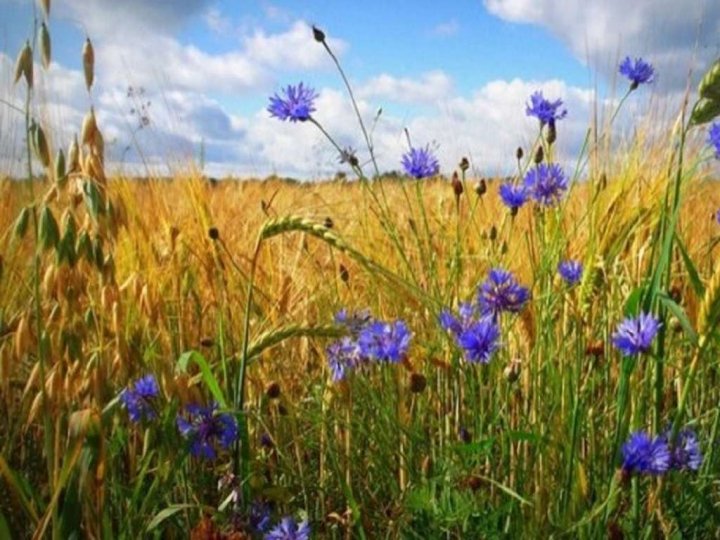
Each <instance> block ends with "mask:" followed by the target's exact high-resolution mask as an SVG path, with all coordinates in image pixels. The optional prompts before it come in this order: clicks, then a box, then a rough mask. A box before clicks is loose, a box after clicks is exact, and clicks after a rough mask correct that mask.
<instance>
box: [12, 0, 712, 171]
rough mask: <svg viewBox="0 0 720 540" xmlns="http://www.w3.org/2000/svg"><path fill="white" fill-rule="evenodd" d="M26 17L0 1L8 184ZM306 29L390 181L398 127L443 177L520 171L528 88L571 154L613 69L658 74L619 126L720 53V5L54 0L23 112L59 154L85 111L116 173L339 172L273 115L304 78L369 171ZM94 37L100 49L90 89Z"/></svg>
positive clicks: (23, 4) (665, 100)
mask: <svg viewBox="0 0 720 540" xmlns="http://www.w3.org/2000/svg"><path fill="white" fill-rule="evenodd" d="M35 18H38V19H39V20H41V19H42V13H41V11H40V8H39V7H38V4H36V3H34V1H33V0H0V100H2V102H0V170H2V171H3V172H7V173H9V174H11V175H12V174H18V175H19V174H22V171H23V162H22V159H23V155H24V154H23V144H24V143H23V133H24V131H23V130H24V128H23V125H24V124H23V122H24V118H23V116H22V115H21V114H19V113H18V112H17V111H16V110H14V109H13V108H12V107H11V106H10V105H12V106H15V107H18V106H19V107H22V106H23V103H24V97H25V86H24V84H23V83H19V84H17V85H15V84H13V71H14V63H15V57H16V55H17V53H18V51H19V50H20V48H21V47H22V45H23V43H24V42H25V40H26V39H31V40H32V35H33V28H34V24H35V22H34V21H35ZM312 25H317V26H318V27H320V28H322V29H323V30H324V31H325V33H326V35H327V36H328V43H329V46H330V47H331V49H332V50H333V52H334V53H335V54H336V55H337V57H338V59H339V61H340V63H341V65H342V67H343V69H344V70H345V72H346V74H347V76H348V78H349V80H350V83H351V85H352V88H353V91H354V94H355V97H356V99H357V102H358V107H359V110H360V113H361V116H362V118H363V120H364V122H365V123H366V125H367V127H368V129H369V130H370V131H371V134H372V140H373V145H374V148H375V152H376V156H377V159H378V162H379V165H380V168H381V169H382V170H384V171H387V170H398V169H400V168H401V165H400V159H401V156H402V154H403V153H404V152H406V151H407V150H408V138H407V137H406V130H407V133H409V135H410V142H411V144H412V145H413V146H425V145H430V148H431V149H433V151H434V152H435V153H436V154H437V155H438V157H439V159H440V164H441V170H442V172H444V173H450V172H451V171H452V170H453V168H454V167H455V166H456V164H457V163H458V161H459V160H460V158H461V157H463V156H466V157H468V158H469V159H470V161H471V163H472V166H473V170H474V171H476V173H477V174H482V175H505V174H509V173H512V172H513V170H514V167H515V160H514V155H515V149H516V148H517V147H518V146H524V147H526V148H527V147H528V145H530V144H531V143H532V141H533V140H534V138H535V136H536V135H537V129H538V125H537V121H536V120H535V119H534V118H529V117H527V115H526V114H525V104H526V103H527V101H528V99H529V96H530V95H531V94H532V93H533V92H534V91H536V90H542V91H543V92H544V95H545V96H546V97H548V98H551V99H557V98H560V99H562V100H563V101H564V102H565V106H566V107H567V109H568V116H567V117H566V118H565V119H563V120H562V121H561V123H559V125H558V143H557V150H558V156H559V159H561V160H565V161H567V162H572V161H573V158H574V157H575V156H576V155H577V153H578V152H579V149H580V147H581V145H582V141H583V138H584V136H585V133H586V130H587V128H588V126H589V125H590V122H591V118H592V115H593V109H594V107H596V106H597V107H598V108H599V109H600V110H601V111H603V110H611V109H612V107H613V106H614V104H616V103H617V102H618V98H619V97H621V96H622V94H623V93H624V92H625V91H626V89H627V85H628V83H627V81H626V80H624V79H619V78H618V74H617V65H618V63H619V61H620V60H622V58H624V57H625V56H626V55H629V56H631V57H633V58H635V57H643V58H645V59H646V60H648V61H649V62H651V63H652V64H653V65H654V66H655V68H656V72H657V77H656V81H655V82H654V83H653V84H652V85H649V86H647V87H641V88H640V89H638V91H637V92H633V93H632V95H631V96H630V98H629V99H628V101H627V102H626V103H625V104H624V105H623V110H622V111H621V114H620V115H619V117H618V121H617V126H616V127H617V129H619V130H623V129H632V125H633V123H634V122H637V121H638V119H639V118H642V116H643V115H650V114H655V115H657V114H658V113H657V111H658V110H662V111H669V112H670V114H672V112H674V111H675V110H677V109H676V107H677V103H679V98H680V96H682V93H683V91H684V89H685V87H686V85H687V84H688V74H690V82H691V84H695V83H696V82H697V79H698V78H699V77H700V76H701V75H702V72H703V71H704V69H706V67H707V66H708V65H709V64H710V63H711V62H712V61H713V60H714V59H715V58H717V57H718V56H720V2H717V1H715V0H684V1H677V0H634V1H632V2H628V1H627V0H464V1H462V2H457V1H454V2H453V1H448V2H444V3H443V2H429V1H427V0H414V1H413V0H396V1H393V2H389V1H378V0H367V1H365V2H355V1H353V2H349V1H345V0H306V1H302V2H299V1H297V0H267V1H266V0H260V1H249V0H244V1H237V0H152V1H151V0H123V1H118V0H52V2H51V13H50V19H49V28H50V34H51V38H52V53H53V57H52V64H51V66H50V69H49V70H44V69H42V68H41V67H40V66H39V65H36V72H35V75H36V77H35V79H36V81H37V84H36V89H35V96H34V105H33V111H32V112H33V116H34V117H36V118H37V119H38V120H39V121H40V122H41V124H42V125H43V126H44V127H45V129H46V131H47V132H48V133H49V135H50V138H51V142H52V144H53V145H54V146H55V147H64V148H66V147H67V146H68V144H69V142H70V140H71V138H72V136H73V134H74V133H76V132H78V131H79V128H80V124H81V121H82V117H83V115H84V114H85V112H86V111H87V110H88V108H89V107H90V106H94V107H95V111H96V114H97V118H98V123H99V127H100V129H101V130H102V132H103V134H104V136H105V141H106V149H107V150H106V151H107V154H108V156H107V161H108V163H109V164H110V166H111V168H114V169H115V170H117V171H120V172H127V173H132V174H143V173H144V172H150V173H153V174H164V173H166V172H173V171H176V170H183V169H187V167H188V165H189V164H192V163H195V164H196V165H200V164H201V163H202V166H203V171H204V172H205V173H206V174H208V175H210V176H216V177H225V176H235V177H249V176H252V177H260V178H264V177H266V176H268V175H271V174H276V175H279V176H291V177H294V178H300V179H308V180H310V179H319V178H328V177H332V176H333V175H335V173H336V172H338V171H344V172H348V173H349V172H350V171H349V170H347V168H346V167H347V166H346V165H342V164H340V163H339V161H338V156H337V152H336V151H335V150H334V148H333V146H332V145H331V144H330V143H329V142H328V141H327V140H326V139H325V138H324V135H323V134H322V133H321V132H320V130H318V129H317V127H316V126H313V125H312V124H310V123H307V122H306V123H288V122H281V121H279V120H277V119H275V118H271V117H270V115H269V113H268V112H267V110H266V108H267V105H268V100H269V96H271V95H272V94H274V93H276V92H280V91H281V90H282V88H284V87H286V86H287V85H289V84H293V85H294V84H297V83H299V82H304V84H306V85H310V86H311V87H313V88H315V89H316V90H317V92H318V94H319V97H318V99H317V101H316V108H317V111H316V112H315V113H314V118H315V119H316V120H317V121H318V122H319V123H320V124H321V125H322V126H323V127H324V128H325V130H326V131H327V132H328V133H329V134H330V135H331V136H332V137H333V138H334V139H335V141H336V142H337V143H338V144H339V145H340V146H341V147H348V146H349V147H352V148H354V149H357V150H358V157H359V158H360V160H361V162H364V163H366V162H367V159H368V152H367V150H366V149H365V145H364V139H363V137H362V132H361V130H360V128H359V125H358V122H357V118H356V116H355V113H354V111H353V108H352V105H351V102H350V100H349V97H348V94H347V91H346V89H345V87H344V85H343V82H342V79H341V77H340V75H339V73H338V71H337V69H336V68H335V66H334V64H333V62H332V60H331V59H330V57H329V56H328V55H327V53H326V51H325V50H324V49H323V47H322V46H321V45H320V44H318V43H316V42H315V41H314V40H313V37H312ZM86 37H89V38H90V39H91V40H92V42H93V44H94V48H95V57H96V83H95V85H94V87H93V88H92V92H91V93H90V94H88V92H87V91H86V89H85V87H84V82H83V81H84V79H83V75H82V63H81V55H80V53H81V49H82V45H83V43H84V41H85V38H86ZM8 104H10V105H8ZM380 109H381V110H382V113H381V114H380V115H379V116H378V111H379V110H380ZM143 117H144V118H145V122H144V123H143V122H142V118H143ZM201 157H202V161H201Z"/></svg>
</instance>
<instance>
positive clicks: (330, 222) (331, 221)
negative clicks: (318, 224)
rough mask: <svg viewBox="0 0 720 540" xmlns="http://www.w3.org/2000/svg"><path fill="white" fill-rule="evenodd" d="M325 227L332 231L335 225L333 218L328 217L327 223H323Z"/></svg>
mask: <svg viewBox="0 0 720 540" xmlns="http://www.w3.org/2000/svg"><path fill="white" fill-rule="evenodd" d="M323 225H325V228H326V229H332V228H333V226H334V225H335V224H334V223H333V220H332V218H331V217H326V218H325V221H324V222H323Z"/></svg>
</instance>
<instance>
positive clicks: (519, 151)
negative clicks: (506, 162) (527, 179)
mask: <svg viewBox="0 0 720 540" xmlns="http://www.w3.org/2000/svg"><path fill="white" fill-rule="evenodd" d="M524 155H525V154H524V152H523V149H522V146H518V147H517V150H515V157H516V158H517V160H518V161H520V160H521V159H522V158H523V156H524Z"/></svg>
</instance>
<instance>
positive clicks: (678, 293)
mask: <svg viewBox="0 0 720 540" xmlns="http://www.w3.org/2000/svg"><path fill="white" fill-rule="evenodd" d="M668 293H669V294H670V298H672V300H673V302H675V303H676V304H679V303H680V302H682V289H681V288H680V286H679V285H673V286H672V287H670V290H669V291H668Z"/></svg>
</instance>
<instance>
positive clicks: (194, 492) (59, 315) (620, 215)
mask: <svg viewBox="0 0 720 540" xmlns="http://www.w3.org/2000/svg"><path fill="white" fill-rule="evenodd" d="M42 8H43V10H44V16H45V17H46V18H48V17H49V13H50V2H49V1H46V2H42ZM39 32H40V34H39V37H38V40H37V43H36V45H35V50H33V48H31V45H30V43H28V45H27V46H26V48H23V49H22V50H21V52H20V54H19V55H18V59H17V68H16V76H15V82H14V84H15V85H17V86H18V87H19V86H21V85H24V87H25V89H26V92H27V93H26V97H27V102H26V103H27V105H26V108H25V113H26V116H25V118H26V128H27V131H26V134H27V140H28V141H29V142H28V147H27V158H28V159H27V166H28V177H29V178H32V177H33V176H34V175H35V180H29V179H15V180H10V179H6V180H4V181H2V182H0V398H1V399H2V403H3V407H4V408H5V410H6V411H7V414H5V415H2V418H0V434H1V436H0V503H1V504H0V538H45V537H48V538H63V539H64V538H131V537H138V538H188V537H190V538H194V539H216V538H228V539H243V538H269V539H271V540H273V539H275V540H278V539H295V538H298V539H306V538H310V537H316V538H419V539H420V538H495V537H511V538H549V537H554V538H560V537H571V538H602V537H611V538H622V537H625V536H627V537H631V538H640V537H643V538H646V537H686V536H687V537H698V538H712V537H716V536H717V531H718V530H720V512H719V511H718V504H719V503H720V498H719V497H718V491H717V483H718V479H720V474H719V471H720V469H719V467H720V456H718V451H717V448H718V436H719V434H718V429H719V428H720V405H719V404H720V389H719V388H720V386H719V385H718V382H719V377H720V373H718V362H717V352H718V344H719V341H718V335H717V326H718V323H719V322H720V267H719V266H718V263H717V259H718V248H717V244H718V239H719V238H720V223H719V222H720V219H718V218H719V217H720V216H719V215H718V213H717V212H718V208H720V192H719V191H718V188H717V184H716V180H715V176H716V174H717V170H718V161H717V158H718V157H720V124H717V123H714V124H711V122H712V121H713V119H714V118H715V117H716V116H717V115H718V114H720V64H718V63H716V64H715V65H714V66H711V67H710V68H709V70H708V72H707V74H706V76H705V77H704V78H703V79H702V82H701V83H700V86H699V88H697V89H692V91H689V92H688V104H687V105H686V106H684V107H683V108H682V109H681V110H678V111H677V115H676V116H675V118H674V119H673V120H672V122H670V123H668V125H667V126H664V127H662V126H660V125H659V124H660V122H659V121H658V123H657V124H655V125H647V126H645V125H641V126H636V129H635V131H634V132H633V135H632V137H630V138H628V139H627V140H624V141H622V142H618V141H614V140H612V138H613V124H612V119H614V118H615V116H616V114H617V111H618V110H619V109H620V108H621V107H622V106H623V104H624V103H625V100H626V99H628V98H635V97H636V96H638V95H639V94H641V92H642V91H643V90H644V87H645V86H644V85H646V84H647V83H650V82H651V80H652V78H653V75H654V72H653V68H652V66H650V65H649V64H647V63H646V62H644V61H642V60H639V59H638V60H635V62H634V63H633V62H632V61H631V60H630V59H629V58H628V59H626V60H625V61H624V62H623V63H622V64H621V65H620V73H621V74H622V75H624V76H625V77H626V78H627V79H628V80H629V82H628V85H629V88H628V90H627V94H626V95H625V96H624V97H623V98H622V99H621V100H616V101H614V102H612V103H611V105H612V107H611V108H610V109H609V110H608V111H605V112H606V113H607V114H606V115H605V116H607V118H608V120H607V121H604V122H603V123H600V124H597V125H590V126H589V127H588V131H587V137H586V140H585V144H584V146H583V148H582V149H581V155H580V156H579V158H578V164H579V165H578V167H577V168H576V169H575V170H571V169H569V168H568V167H567V166H564V165H562V164H560V163H559V162H558V161H557V160H556V159H555V155H554V154H555V146H554V144H555V140H556V137H558V136H562V128H561V127H560V126H562V121H563V119H564V117H565V114H566V113H565V111H564V108H563V103H562V101H561V100H556V101H551V100H549V99H546V98H545V96H544V95H543V94H542V93H541V92H537V93H535V94H533V95H531V96H529V98H528V103H527V110H526V111H519V113H518V114H528V115H530V116H534V117H536V118H537V120H538V126H539V128H538V133H537V138H536V139H535V142H534V143H533V144H531V145H529V146H526V147H524V148H523V147H522V146H521V147H519V148H518V151H517V154H516V155H515V156H510V158H509V161H511V162H512V160H515V161H516V162H517V174H515V175H514V176H512V177H509V178H504V179H482V178H479V177H478V175H477V174H476V173H475V172H474V171H475V168H474V167H473V166H472V165H473V164H471V163H469V162H468V161H467V159H465V158H463V156H458V164H457V167H456V168H455V169H454V170H450V171H442V172H443V173H444V174H445V176H440V174H439V173H440V170H439V165H438V161H437V159H436V158H435V157H434V155H433V152H432V149H431V148H430V147H429V146H425V147H423V146H413V145H411V144H410V140H409V136H408V146H409V149H408V152H407V153H406V154H405V155H404V156H402V164H403V168H404V171H403V174H402V175H396V176H390V175H383V176H380V175H379V174H372V173H370V172H368V171H369V170H370V169H373V168H375V167H376V162H375V161H374V155H373V147H372V145H368V149H367V153H368V157H369V159H368V161H367V162H361V161H360V160H359V159H358V158H357V152H356V151H354V150H351V149H348V148H343V147H341V146H340V145H338V144H336V142H335V140H334V139H333V136H332V134H331V133H327V132H325V131H324V128H323V126H322V125H321V124H320V123H319V122H318V121H317V120H316V119H315V117H314V116H313V113H314V112H315V109H314V106H315V99H316V98H317V95H316V94H315V92H314V90H313V89H312V88H310V87H308V86H303V85H298V86H292V85H291V86H288V87H286V88H285V89H284V90H283V91H282V92H280V93H279V94H276V95H275V96H273V97H272V98H271V99H270V105H269V107H268V112H269V114H270V115H272V116H274V117H276V118H277V119H278V120H279V122H278V126H279V129H280V127H282V128H284V129H285V128H287V129H291V128H292V124H293V123H296V122H309V123H311V124H314V125H316V127H317V128H318V129H320V130H321V133H322V134H323V135H324V136H326V137H327V139H328V144H329V145H331V146H334V148H335V149H336V150H337V151H338V153H339V155H340V157H341V158H342V160H343V162H344V164H345V165H346V166H347V167H348V169H349V170H351V171H352V172H353V173H355V175H356V178H354V179H352V180H350V181H324V182H309V183H299V182H294V181H289V180H285V181H284V180H280V179H277V178H276V179H270V180H253V179H242V180H235V179H225V180H221V181H215V180H212V181H211V180H210V179H207V178H206V177H205V176H203V175H202V174H201V173H199V172H193V171H194V170H195V169H193V166H192V165H188V167H187V170H188V172H187V173H186V174H178V175H177V176H176V177H173V178H171V179H159V178H146V179H137V178H124V177H122V176H121V175H119V174H111V173H110V172H107V171H106V169H108V168H107V167H106V163H105V142H104V138H103V131H102V130H103V126H102V125H101V123H99V122H98V120H97V118H96V116H95V110H94V109H89V110H88V112H87V115H86V117H85V119H84V121H83V124H82V126H78V136H77V137H76V138H75V140H74V141H53V140H50V137H49V136H47V135H46V134H45V131H46V130H44V129H43V125H42V121H41V120H40V119H39V118H34V117H33V114H32V110H33V109H32V108H31V106H30V105H31V103H32V100H33V97H34V96H33V92H32V90H33V84H34V77H35V75H34V74H35V70H37V69H41V68H40V67H39V65H44V66H47V65H48V64H49V62H50V47H49V39H50V36H49V30H48V29H47V27H46V26H45V24H44V23H43V25H42V27H41V28H40V29H39ZM45 33H47V35H45ZM308 39H309V40H312V39H314V40H315V42H316V43H315V44H314V45H317V46H322V47H324V48H325V49H326V51H327V52H328V53H330V54H331V55H333V52H332V50H331V47H330V45H329V44H328V42H327V41H326V37H325V34H324V33H323V32H322V31H321V30H319V29H317V28H314V29H313V35H312V36H308ZM332 58H333V60H336V58H335V57H334V56H332ZM82 59H83V69H84V76H85V84H86V89H87V91H88V93H90V94H92V90H93V76H94V62H95V59H94V52H93V49H92V42H91V41H90V40H89V39H88V41H87V42H86V43H85V46H84V48H83V53H82ZM34 63H38V64H39V65H38V66H34ZM337 66H338V67H340V65H339V63H338V64H337ZM341 75H342V76H343V77H344V72H342V71H341ZM344 80H345V79H344ZM348 89H350V87H349V86H348ZM349 99H350V101H351V103H352V104H353V106H356V104H355V101H354V98H353V95H352V93H349ZM358 116H359V115H358ZM280 121H288V122H286V123H285V124H281V123H280ZM708 128H709V129H708ZM359 129H360V130H361V131H362V132H363V133H364V134H365V135H367V132H366V131H365V125H364V124H363V122H362V119H360V125H359ZM47 131H48V133H49V130H47ZM558 131H559V135H558ZM61 148H68V151H67V154H66V153H65V152H64V151H63V150H61ZM108 170H109V169H108ZM378 172H379V171H378ZM38 174H39V175H40V176H41V177H42V178H44V179H43V180H40V179H39V176H37V175H38Z"/></svg>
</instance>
